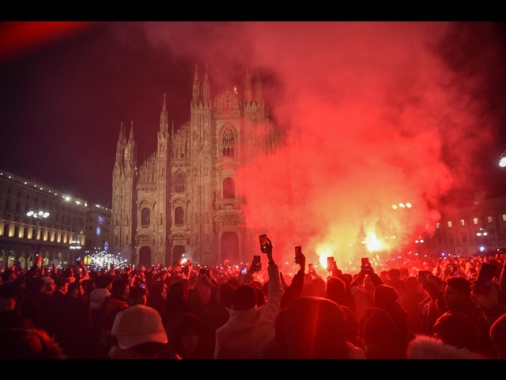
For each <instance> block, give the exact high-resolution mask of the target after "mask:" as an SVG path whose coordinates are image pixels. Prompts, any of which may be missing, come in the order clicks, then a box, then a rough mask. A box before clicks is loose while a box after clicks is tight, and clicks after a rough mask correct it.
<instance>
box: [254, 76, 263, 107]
mask: <svg viewBox="0 0 506 380" xmlns="http://www.w3.org/2000/svg"><path fill="white" fill-rule="evenodd" d="M255 100H256V101H259V102H260V101H262V100H263V90H262V81H261V80H260V71H257V77H256V81H255Z"/></svg>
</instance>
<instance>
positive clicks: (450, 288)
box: [444, 276, 471, 309]
mask: <svg viewBox="0 0 506 380" xmlns="http://www.w3.org/2000/svg"><path fill="white" fill-rule="evenodd" d="M470 299H471V282H470V281H469V280H468V279H466V278H464V277H459V276H452V277H449V278H448V279H447V280H446V286H445V291H444V300H445V303H446V306H447V307H449V308H450V309H451V308H452V307H455V306H457V305H459V304H461V303H463V302H467V301H469V300H470Z"/></svg>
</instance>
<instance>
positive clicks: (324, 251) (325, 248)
mask: <svg viewBox="0 0 506 380" xmlns="http://www.w3.org/2000/svg"><path fill="white" fill-rule="evenodd" d="M315 251H316V254H317V255H318V261H319V262H320V265H321V266H322V268H326V267H327V257H330V256H333V255H334V249H333V248H332V247H331V246H330V245H329V244H327V243H322V244H318V245H317V246H316V248H315Z"/></svg>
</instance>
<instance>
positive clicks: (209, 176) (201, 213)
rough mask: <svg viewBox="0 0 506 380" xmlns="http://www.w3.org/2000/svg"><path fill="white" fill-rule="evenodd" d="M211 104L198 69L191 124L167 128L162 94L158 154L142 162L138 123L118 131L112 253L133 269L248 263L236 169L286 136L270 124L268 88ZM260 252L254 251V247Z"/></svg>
mask: <svg viewBox="0 0 506 380" xmlns="http://www.w3.org/2000/svg"><path fill="white" fill-rule="evenodd" d="M241 90H242V92H241V95H239V89H238V88H237V87H234V88H233V89H228V90H225V91H224V92H222V93H221V94H219V95H218V96H217V97H216V98H214V99H212V97H211V89H210V82H209V76H208V72H207V67H206V70H205V73H204V77H203V80H202V82H200V81H199V76H198V69H197V67H195V77H194V81H193V94H192V99H191V102H190V120H189V121H187V122H186V123H184V124H183V125H182V126H180V127H179V128H177V129H175V128H174V125H173V124H172V127H171V128H169V118H168V112H167V107H166V98H165V95H164V98H163V104H162V111H161V115H160V128H159V131H158V135H157V149H156V151H155V152H153V153H152V154H151V156H149V157H148V159H146V160H145V161H144V162H142V163H138V162H137V153H136V142H135V140H134V130H133V125H132V126H131V127H130V131H129V135H128V138H127V134H126V132H127V131H126V130H125V126H124V125H123V123H122V124H121V127H120V134H119V139H118V143H117V148H116V161H115V164H114V169H113V180H112V193H113V194H112V218H111V250H110V251H112V252H115V253H119V254H120V255H121V256H122V257H123V258H124V259H126V260H127V261H128V262H129V263H131V264H135V265H144V266H148V265H155V264H162V265H165V266H169V265H174V264H175V263H177V262H180V260H182V259H184V258H186V259H191V260H192V262H193V263H197V264H200V265H217V264H219V263H223V262H224V261H225V260H228V261H229V262H230V263H231V264H238V263H240V262H249V261H250V258H251V255H253V253H252V252H253V251H252V247H250V246H249V245H250V244H245V242H246V241H248V239H247V237H251V236H252V235H253V234H255V233H256V231H251V230H250V229H248V227H247V225H246V223H245V221H244V218H243V213H242V206H243V204H244V202H245V200H244V199H243V198H242V197H241V193H242V188H241V183H240V180H239V179H238V178H237V176H236V172H237V170H238V168H239V167H240V166H241V165H243V164H245V163H247V162H248V161H249V160H251V159H252V158H253V157H254V156H255V155H257V154H269V153H270V152H272V151H273V150H274V149H275V148H276V146H278V144H280V142H281V140H282V137H281V134H280V132H279V130H278V129H277V128H275V126H274V123H273V122H272V121H271V120H270V119H269V115H268V111H267V106H266V104H265V100H264V96H263V90H262V82H261V80H260V76H259V75H258V74H257V75H256V76H255V78H254V79H253V80H252V79H251V78H250V75H249V73H248V72H247V73H246V75H245V80H244V86H243V88H242V89H241ZM255 248H256V247H255Z"/></svg>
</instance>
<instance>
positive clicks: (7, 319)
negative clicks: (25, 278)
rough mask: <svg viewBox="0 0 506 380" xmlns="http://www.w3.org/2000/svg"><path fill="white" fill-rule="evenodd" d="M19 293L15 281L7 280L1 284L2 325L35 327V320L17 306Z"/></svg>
mask: <svg viewBox="0 0 506 380" xmlns="http://www.w3.org/2000/svg"><path fill="white" fill-rule="evenodd" d="M17 301H18V295H17V294H16V289H15V283H14V281H5V282H2V283H1V284H0V327H3V328H7V327H18V328H25V329H28V328H33V327H35V324H34V323H33V321H32V320H31V319H30V318H28V317H25V316H23V315H22V313H21V311H20V310H19V309H17V308H16V303H17Z"/></svg>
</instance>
